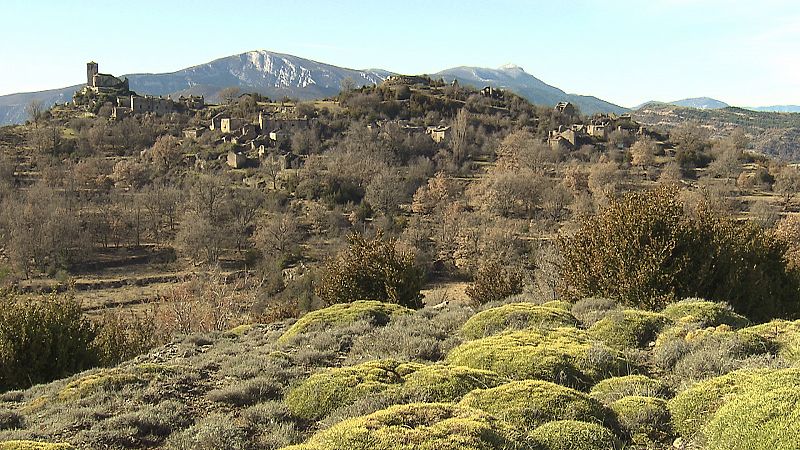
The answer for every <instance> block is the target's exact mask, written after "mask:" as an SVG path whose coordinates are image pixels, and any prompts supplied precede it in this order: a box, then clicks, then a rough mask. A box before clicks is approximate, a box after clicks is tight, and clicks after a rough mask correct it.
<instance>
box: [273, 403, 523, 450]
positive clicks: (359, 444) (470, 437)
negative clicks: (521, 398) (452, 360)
mask: <svg viewBox="0 0 800 450" xmlns="http://www.w3.org/2000/svg"><path fill="white" fill-rule="evenodd" d="M498 448H502V449H508V450H513V449H523V448H530V446H529V445H526V442H525V441H524V440H522V439H521V437H520V435H519V432H517V431H516V430H514V429H513V428H511V427H510V426H509V425H507V424H506V423H505V422H503V421H501V420H498V419H496V418H494V417H492V416H490V415H488V414H486V413H485V412H483V411H480V410H477V409H472V408H466V407H463V406H457V405H452V404H446V403H417V404H410V405H400V406H393V407H390V408H387V409H384V410H382V411H378V412H375V413H373V414H370V415H368V416H364V417H358V418H354V419H350V420H346V421H344V422H341V423H339V424H337V425H334V426H333V427H331V428H329V429H327V430H324V431H321V432H319V433H317V434H315V435H314V436H312V437H311V439H309V440H308V441H307V442H306V443H305V444H301V445H297V446H293V447H287V450H339V449H341V450H351V449H374V450H383V449H386V450H395V449H397V450H420V449H427V450H434V449H436V450H490V449H498Z"/></svg>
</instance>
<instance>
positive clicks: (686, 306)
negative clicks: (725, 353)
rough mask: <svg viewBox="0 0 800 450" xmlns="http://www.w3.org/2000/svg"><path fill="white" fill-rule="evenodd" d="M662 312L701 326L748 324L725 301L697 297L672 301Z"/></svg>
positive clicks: (745, 319) (748, 322) (676, 319)
mask: <svg viewBox="0 0 800 450" xmlns="http://www.w3.org/2000/svg"><path fill="white" fill-rule="evenodd" d="M662 314H664V315H665V316H667V317H669V318H670V319H672V320H675V321H682V322H689V323H697V324H698V325H699V326H700V327H701V328H706V327H716V326H719V325H728V326H730V327H731V328H734V329H736V328H742V327H746V326H747V325H749V324H750V321H749V320H747V318H746V317H744V316H742V315H741V314H737V313H735V312H734V311H733V309H731V307H730V306H729V305H728V304H727V303H723V302H709V301H707V300H703V299H699V298H688V299H685V300H681V301H679V302H677V303H672V304H670V305H668V306H667V307H666V308H664V311H663V312H662Z"/></svg>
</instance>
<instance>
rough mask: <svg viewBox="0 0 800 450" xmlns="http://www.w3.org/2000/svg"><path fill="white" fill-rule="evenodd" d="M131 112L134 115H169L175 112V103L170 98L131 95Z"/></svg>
mask: <svg viewBox="0 0 800 450" xmlns="http://www.w3.org/2000/svg"><path fill="white" fill-rule="evenodd" d="M131 111H132V112H133V113H134V114H143V113H154V114H157V115H164V114H169V113H171V112H173V111H175V102H173V101H172V99H170V98H162V97H152V96H149V95H148V96H144V97H140V96H138V95H131Z"/></svg>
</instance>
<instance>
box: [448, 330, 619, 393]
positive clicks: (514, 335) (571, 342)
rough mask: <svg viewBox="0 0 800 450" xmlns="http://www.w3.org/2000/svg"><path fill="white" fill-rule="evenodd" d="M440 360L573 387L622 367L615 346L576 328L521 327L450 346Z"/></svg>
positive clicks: (578, 386)
mask: <svg viewBox="0 0 800 450" xmlns="http://www.w3.org/2000/svg"><path fill="white" fill-rule="evenodd" d="M446 361H447V362H448V363H450V364H453V365H459V366H467V367H474V368H477V369H487V370H492V371H494V372H497V373H498V374H500V375H503V376H506V377H509V378H512V379H516V380H525V379H538V380H546V381H552V382H554V383H558V384H562V385H564V386H569V387H574V388H577V389H585V388H587V387H589V386H591V385H592V384H594V383H595V382H597V381H599V380H602V379H604V378H608V377H610V376H614V375H621V374H623V373H624V372H625V371H626V370H627V369H628V364H627V362H626V360H625V359H624V357H623V356H622V354H621V353H620V352H618V351H616V350H612V349H610V348H608V347H606V346H605V345H603V344H601V343H598V342H596V341H593V340H592V339H591V337H590V336H589V335H588V334H587V333H586V332H584V331H581V330H578V329H576V328H556V329H555V330H552V331H550V332H544V331H539V330H524V331H515V332H510V333H504V334H500V335H494V336H489V337H486V338H483V339H476V340H474V341H469V342H466V343H464V344H462V345H460V346H458V347H456V348H454V349H453V350H451V351H450V353H449V354H448V355H447V358H446Z"/></svg>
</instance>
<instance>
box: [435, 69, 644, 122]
mask: <svg viewBox="0 0 800 450" xmlns="http://www.w3.org/2000/svg"><path fill="white" fill-rule="evenodd" d="M431 78H443V79H444V80H445V81H446V82H448V83H450V82H452V81H453V80H454V79H455V80H458V82H459V83H460V84H462V85H469V86H474V87H477V88H481V87H484V86H493V87H500V88H503V89H508V90H510V91H513V92H515V93H517V94H518V95H520V96H522V97H525V98H526V99H528V100H529V101H531V102H533V103H538V104H543V105H555V104H556V103H558V102H561V101H569V102H572V103H573V104H575V105H577V106H578V108H580V110H581V112H582V113H584V114H594V113H598V112H611V113H615V114H621V113H624V112H626V111H628V110H627V109H626V108H623V107H621V106H618V105H615V104H613V103H609V102H607V101H604V100H601V99H599V98H597V97H591V96H584V95H576V94H567V93H566V92H564V91H562V90H561V89H558V88H557V87H554V86H550V85H549V84H547V83H545V82H544V81H542V80H540V79H538V78H536V77H534V76H533V75H530V74H529V73H527V72H525V71H524V70H523V69H522V68H521V67H519V66H515V65H513V64H509V65H505V66H502V67H500V68H498V69H487V68H482V67H466V66H461V67H454V68H452V69H447V70H443V71H441V72H439V73H436V74H434V75H432V76H431Z"/></svg>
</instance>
